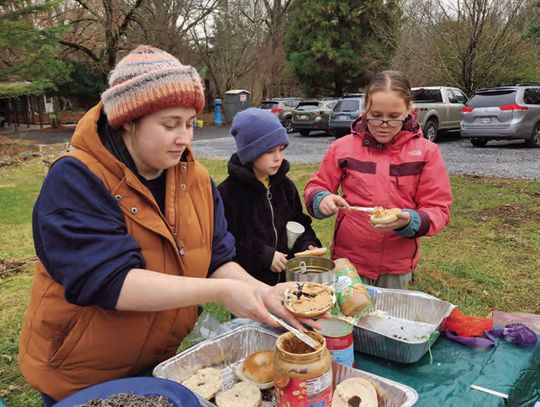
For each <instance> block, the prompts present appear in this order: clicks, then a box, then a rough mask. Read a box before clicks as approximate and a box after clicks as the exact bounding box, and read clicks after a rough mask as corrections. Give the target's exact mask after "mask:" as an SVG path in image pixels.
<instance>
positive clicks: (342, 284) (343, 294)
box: [334, 259, 371, 317]
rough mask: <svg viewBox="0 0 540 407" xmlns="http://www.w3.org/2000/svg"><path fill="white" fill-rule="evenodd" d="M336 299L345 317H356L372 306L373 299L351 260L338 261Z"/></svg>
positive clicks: (336, 262) (335, 285)
mask: <svg viewBox="0 0 540 407" xmlns="http://www.w3.org/2000/svg"><path fill="white" fill-rule="evenodd" d="M334 263H335V264H336V282H335V283H334V289H335V290H336V298H337V303H338V305H339V308H340V310H341V312H342V314H343V315H345V316H348V317H354V316H356V315H357V314H359V313H360V312H362V311H364V310H366V309H368V308H369V306H370V305H371V297H370V296H369V294H368V292H367V290H366V289H365V287H364V285H363V283H362V279H361V278H360V276H359V275H358V272H357V271H356V268H355V267H354V265H353V264H352V263H351V262H350V261H349V259H337V260H335V261H334Z"/></svg>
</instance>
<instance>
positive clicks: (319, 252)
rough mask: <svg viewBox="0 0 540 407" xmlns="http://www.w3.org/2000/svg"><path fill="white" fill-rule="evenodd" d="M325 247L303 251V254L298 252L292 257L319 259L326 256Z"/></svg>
mask: <svg viewBox="0 0 540 407" xmlns="http://www.w3.org/2000/svg"><path fill="white" fill-rule="evenodd" d="M326 251H327V250H326V247H317V248H316V249H313V250H304V251H303V252H298V253H295V254H294V257H309V256H315V257H321V256H324V255H325V254H326Z"/></svg>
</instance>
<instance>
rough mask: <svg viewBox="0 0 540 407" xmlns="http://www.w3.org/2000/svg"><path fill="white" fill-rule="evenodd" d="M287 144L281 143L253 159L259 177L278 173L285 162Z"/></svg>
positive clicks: (255, 171) (256, 174) (254, 169)
mask: <svg viewBox="0 0 540 407" xmlns="http://www.w3.org/2000/svg"><path fill="white" fill-rule="evenodd" d="M284 151H285V146H284V145H283V144H282V145H279V146H277V147H274V148H273V149H271V150H270V151H267V152H266V153H264V154H263V155H261V156H259V157H257V158H256V159H255V160H253V172H254V173H255V176H256V177H257V178H264V177H267V176H270V175H276V173H277V172H278V170H279V167H281V163H282V162H283V156H284Z"/></svg>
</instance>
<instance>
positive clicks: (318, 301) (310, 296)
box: [283, 282, 336, 318]
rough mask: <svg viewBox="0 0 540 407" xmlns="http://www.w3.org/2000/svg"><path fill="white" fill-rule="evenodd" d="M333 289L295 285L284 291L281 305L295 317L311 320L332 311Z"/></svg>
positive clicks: (302, 284)
mask: <svg viewBox="0 0 540 407" xmlns="http://www.w3.org/2000/svg"><path fill="white" fill-rule="evenodd" d="M335 302H336V295H335V292H334V288H333V287H331V286H328V285H325V284H320V283H310V282H305V283H296V284H295V285H292V286H290V287H289V288H287V290H286V291H285V298H284V301H283V305H284V306H285V308H287V310H289V311H290V312H291V313H292V314H293V315H295V316H297V317H304V318H313V317H317V316H320V315H322V314H324V313H325V312H328V311H330V310H331V309H332V307H333V306H334V304H335Z"/></svg>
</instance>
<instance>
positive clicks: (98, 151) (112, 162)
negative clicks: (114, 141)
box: [71, 102, 194, 179]
mask: <svg viewBox="0 0 540 407" xmlns="http://www.w3.org/2000/svg"><path fill="white" fill-rule="evenodd" d="M102 111H103V102H99V103H98V104H97V105H96V106H94V107H93V108H92V109H90V110H89V111H88V112H86V114H85V115H84V116H83V117H82V118H81V120H79V123H78V124H77V127H76V128H75V132H74V133H73V136H72V137H71V145H72V146H73V147H75V148H76V149H79V150H82V151H84V152H86V153H88V154H90V155H91V156H93V157H96V158H98V159H99V161H100V162H101V163H102V164H103V165H105V167H106V168H107V169H108V170H109V171H111V172H113V173H114V174H115V175H116V176H117V177H119V178H120V179H121V178H123V176H124V173H125V170H126V169H128V168H129V167H128V166H127V165H126V164H125V163H123V162H122V161H120V160H118V159H117V158H116V157H115V156H114V155H113V154H112V153H111V152H110V151H109V150H108V149H107V147H105V145H103V143H102V141H101V138H100V135H99V130H98V123H99V119H100V116H101V114H102ZM112 136H113V137H114V136H115V135H114V134H112ZM183 157H185V161H194V158H193V152H192V151H191V147H190V146H188V147H187V148H186V153H185V154H184V156H183ZM135 175H137V174H135Z"/></svg>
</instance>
